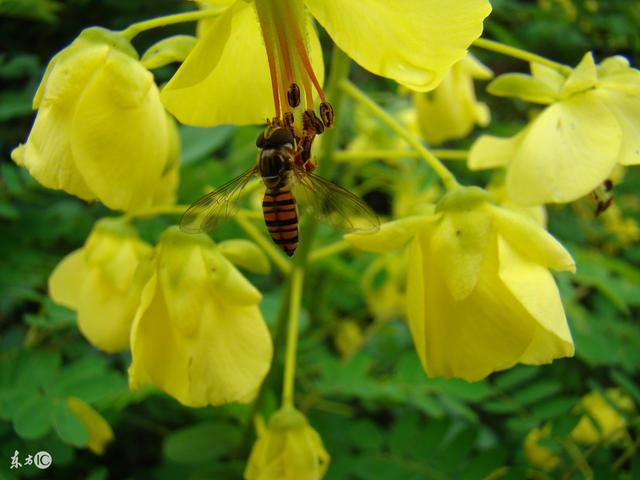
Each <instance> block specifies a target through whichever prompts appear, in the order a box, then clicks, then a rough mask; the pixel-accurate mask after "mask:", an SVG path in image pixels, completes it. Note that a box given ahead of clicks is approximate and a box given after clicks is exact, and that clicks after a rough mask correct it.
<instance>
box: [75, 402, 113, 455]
mask: <svg viewBox="0 0 640 480" xmlns="http://www.w3.org/2000/svg"><path fill="white" fill-rule="evenodd" d="M67 405H68V406H69V409H71V411H72V412H73V413H75V414H76V415H77V416H78V417H79V418H80V420H81V421H82V423H83V424H84V426H85V428H86V429H87V432H88V433H89V440H88V442H87V448H88V449H89V450H91V451H92V452H93V453H95V454H98V455H102V454H103V453H104V449H105V448H106V446H107V445H108V444H109V443H111V441H112V440H113V430H111V426H110V425H109V423H108V422H107V421H106V420H105V419H104V418H103V417H102V415H100V414H99V413H98V412H97V411H96V410H94V409H93V407H91V405H89V404H88V403H86V402H84V401H83V400H80V399H79V398H75V397H69V398H67Z"/></svg>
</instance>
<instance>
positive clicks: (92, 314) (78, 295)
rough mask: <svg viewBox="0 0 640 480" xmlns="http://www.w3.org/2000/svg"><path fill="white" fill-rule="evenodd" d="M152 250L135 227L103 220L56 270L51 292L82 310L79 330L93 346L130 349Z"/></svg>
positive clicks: (64, 302)
mask: <svg viewBox="0 0 640 480" xmlns="http://www.w3.org/2000/svg"><path fill="white" fill-rule="evenodd" d="M152 252H153V250H152V248H151V246H150V245H148V244H146V243H145V242H143V241H142V240H140V238H139V237H138V235H137V233H136V231H135V230H134V229H133V228H132V227H131V226H129V225H127V224H126V223H124V222H122V221H121V220H117V219H112V218H105V219H102V220H100V221H99V222H97V223H96V225H95V226H94V228H93V231H92V232H91V234H90V235H89V237H88V238H87V241H86V242H85V244H84V247H82V248H80V249H78V250H75V251H73V252H71V253H70V254H69V255H67V256H66V257H65V258H64V259H62V261H61V262H60V263H59V264H58V266H57V267H56V268H55V270H54V271H53V273H52V274H51V277H49V294H50V295H51V298H52V299H53V301H54V302H56V303H59V304H61V305H64V306H66V307H69V308H72V309H74V310H76V311H77V313H78V328H79V329H80V332H82V334H83V335H84V336H85V337H86V338H87V340H89V342H91V344H93V345H95V346H96V347H97V348H99V349H101V350H104V351H105V352H110V353H111V352H118V351H122V350H127V349H128V347H129V332H130V328H131V322H132V321H133V317H134V315H135V311H136V308H137V307H138V302H139V300H140V291H141V290H142V285H143V283H144V281H145V279H144V276H145V272H146V269H145V264H146V263H148V262H149V259H150V257H151V255H152Z"/></svg>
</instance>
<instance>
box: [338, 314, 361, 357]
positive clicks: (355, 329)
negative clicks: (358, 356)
mask: <svg viewBox="0 0 640 480" xmlns="http://www.w3.org/2000/svg"><path fill="white" fill-rule="evenodd" d="M363 343H364V335H362V329H361V328H360V325H358V323H357V322H354V321H353V320H341V321H339V322H338V324H337V325H336V329H335V332H334V334H333V345H334V346H335V348H336V350H337V351H338V354H340V357H342V358H344V359H347V358H350V357H351V356H353V355H354V354H355V353H357V352H358V351H359V350H360V348H362V344H363Z"/></svg>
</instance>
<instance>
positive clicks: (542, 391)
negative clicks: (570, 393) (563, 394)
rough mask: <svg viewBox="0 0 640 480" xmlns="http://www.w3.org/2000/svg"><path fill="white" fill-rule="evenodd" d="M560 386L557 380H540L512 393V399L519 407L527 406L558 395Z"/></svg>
mask: <svg viewBox="0 0 640 480" xmlns="http://www.w3.org/2000/svg"><path fill="white" fill-rule="evenodd" d="M561 389H562V384H561V383H560V382H559V381H557V380H540V381H538V382H536V383H534V384H533V385H529V386H527V387H525V388H522V389H520V390H517V391H515V392H513V394H512V397H513V399H514V400H515V401H516V402H518V403H520V404H521V405H529V404H532V403H535V402H538V401H540V400H542V399H544V398H547V397H550V396H551V395H553V394H555V393H558V392H559V391H560V390H561Z"/></svg>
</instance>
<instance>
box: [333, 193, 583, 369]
mask: <svg viewBox="0 0 640 480" xmlns="http://www.w3.org/2000/svg"><path fill="white" fill-rule="evenodd" d="M487 197H488V194H487V193H486V192H484V191H482V190H480V189H478V188H476V187H469V188H459V189H457V190H454V191H452V192H449V193H448V194H447V195H445V197H443V199H442V200H441V201H440V202H439V204H438V206H437V209H436V212H435V213H434V214H433V215H427V216H417V217H408V218H405V219H401V220H398V221H395V222H390V223H389V224H386V225H384V226H383V227H382V228H381V229H380V231H379V232H378V233H376V234H373V235H366V236H365V235H348V236H347V237H346V239H347V240H348V241H349V242H350V243H352V244H354V245H355V246H358V247H360V248H363V249H365V250H370V251H376V252H384V251H387V250H389V249H391V248H397V247H399V246H402V245H404V244H405V243H406V242H407V241H408V240H410V239H412V240H411V244H410V247H409V254H408V255H409V257H408V267H407V268H408V275H407V297H406V306H407V317H408V321H409V327H410V330H411V334H412V336H413V341H414V344H415V347H416V350H417V352H418V355H419V356H420V359H421V361H422V365H423V367H424V368H425V370H426V371H427V373H428V374H429V375H431V376H438V375H442V376H445V377H457V378H463V379H465V380H467V381H476V380H480V379H482V378H484V377H486V376H487V375H488V374H490V373H491V372H493V371H496V370H502V369H506V368H509V367H511V366H513V365H515V364H516V363H518V362H520V363H526V364H534V365H538V364H543V363H549V362H551V361H552V360H553V359H555V358H559V357H564V356H571V355H573V352H574V347H573V341H572V339H571V334H570V333H569V329H568V326H567V322H566V319H565V315H564V310H563V308H562V302H561V300H560V295H559V293H558V289H557V287H556V285H555V283H554V280H553V277H552V275H551V273H550V272H549V270H548V268H553V269H555V270H569V271H573V269H574V267H575V265H574V262H573V259H572V258H571V256H570V255H569V253H568V252H567V251H566V250H565V249H564V248H563V247H562V245H560V244H559V243H558V242H557V241H556V240H555V239H554V238H553V237H552V236H551V235H549V234H548V233H547V232H546V231H544V230H543V229H542V228H541V227H540V226H539V225H538V224H536V223H535V222H533V221H531V220H529V219H528V218H526V217H525V216H523V215H521V214H518V213H516V212H513V211H511V210H508V209H506V208H502V207H498V206H495V205H492V204H490V203H489V202H488V201H487Z"/></svg>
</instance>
